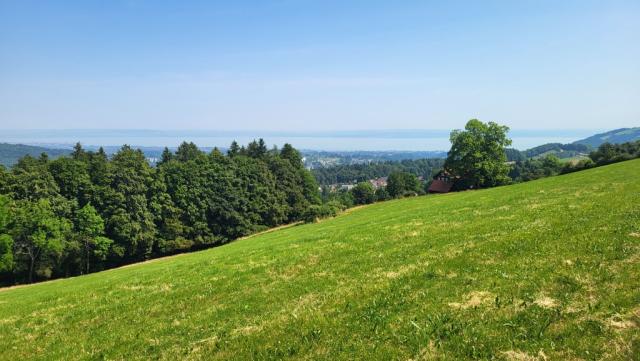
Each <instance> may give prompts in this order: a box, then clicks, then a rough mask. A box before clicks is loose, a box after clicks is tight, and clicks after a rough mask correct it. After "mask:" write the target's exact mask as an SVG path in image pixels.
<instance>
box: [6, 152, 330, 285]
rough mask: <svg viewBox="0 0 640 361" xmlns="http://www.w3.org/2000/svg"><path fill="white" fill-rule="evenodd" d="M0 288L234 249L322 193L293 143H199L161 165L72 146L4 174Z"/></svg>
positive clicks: (301, 211)
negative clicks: (203, 146) (208, 146)
mask: <svg viewBox="0 0 640 361" xmlns="http://www.w3.org/2000/svg"><path fill="white" fill-rule="evenodd" d="M0 194H1V195H0V272H1V273H0V281H1V283H2V284H13V283H25V282H34V281H39V280H45V279H50V278H56V277H68V276H73V275H79V274H86V273H89V272H94V271H98V270H102V269H106V268H111V267H115V266H119V265H123V264H127V263H132V262H137V261H142V260H146V259H150V258H153V257H157V256H162V255H168V254H174V253H177V252H183V251H188V250H195V249H201V248H206V247H211V246H215V245H219V244H223V243H226V242H229V241H230V240H233V239H236V238H238V237H242V236H245V235H248V234H251V233H254V232H257V231H260V230H264V229H267V228H270V227H274V226H277V225H280V224H284V223H290V222H295V221H298V220H301V219H302V218H303V216H305V212H308V211H309V209H315V208H312V207H310V206H311V205H317V204H319V203H320V196H319V192H318V185H317V183H316V181H315V180H314V178H313V176H312V175H311V173H309V172H308V171H307V170H306V169H305V168H304V167H303V165H302V161H301V156H300V153H299V152H298V151H297V150H296V149H294V148H293V147H292V146H291V145H289V144H286V145H284V146H283V147H282V149H276V148H274V149H267V147H266V146H265V144H264V141H263V140H259V141H253V142H251V143H250V144H248V145H247V146H246V147H245V146H242V147H240V146H238V144H237V143H235V142H234V143H233V144H232V145H231V147H230V148H229V150H228V152H227V154H223V153H221V152H220V151H218V150H217V149H214V150H213V151H211V152H210V153H205V152H202V151H201V150H199V149H198V147H197V146H196V145H195V144H193V143H183V144H182V145H181V146H180V147H179V148H178V149H177V151H176V152H175V153H174V152H170V151H169V150H168V149H166V150H165V152H164V153H163V155H162V159H161V161H160V162H159V163H158V165H157V167H155V168H154V167H151V166H150V165H149V164H148V162H147V161H146V159H145V157H144V154H143V153H142V151H140V150H135V149H132V148H131V147H129V146H126V145H125V146H123V147H122V148H121V149H120V150H119V151H118V152H117V153H116V154H114V155H113V156H111V157H108V156H107V155H106V153H105V152H104V151H103V150H102V149H99V150H98V151H96V152H92V151H85V150H84V149H83V148H82V147H81V146H80V144H78V145H76V147H75V149H74V151H73V152H72V153H71V155H70V156H69V157H61V158H58V159H55V160H50V159H49V158H48V156H47V155H46V154H42V155H41V156H40V157H38V158H35V157H32V156H25V157H23V158H21V159H20V160H19V162H18V163H17V164H16V165H15V166H13V167H12V168H11V169H10V170H6V169H4V168H3V167H0Z"/></svg>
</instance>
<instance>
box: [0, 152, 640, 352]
mask: <svg viewBox="0 0 640 361" xmlns="http://www.w3.org/2000/svg"><path fill="white" fill-rule="evenodd" d="M639 176H640V160H636V161H629V162H624V163H618V164H615V165H611V166H607V167H601V168H596V169H592V170H588V171H584V172H579V173H574V174H570V175H565V176H559V177H553V178H547V179H543V180H539V181H535V182H530V183H526V184H519V185H515V186H509V187H501V188H494V189H489V190H483V191H475V192H465V193H459V194H447V195H440V196H428V197H420V198H412V199H404V200H398V201H391V202H385V203H381V204H376V205H372V206H368V207H364V208H361V209H357V210H354V211H353V212H351V213H348V214H345V215H343V216H340V217H337V218H335V219H331V220H326V221H323V222H321V223H318V224H312V225H302V226H295V227H290V228H286V229H282V230H278V231H275V232H271V233H267V234H263V235H259V236H255V237H251V238H249V239H246V240H242V241H238V242H235V243H232V244H229V245H226V246H224V247H220V248H216V249H211V250H207V251H203V252H198V253H194V254H189V255H182V256H178V257H173V258H167V259H162V260H158V261H154V262H149V263H146V264H140V265H134V266H131V267H126V268H121V269H117V270H111V271H107V272H102V273H97V274H92V275H89V276H84V277H79V278H75V279H67V280H60V281H55V282H49V283H44V284H39V285H34V286H29V287H23V288H16V289H11V290H6V291H3V292H0V358H1V359H13V360H18V359H24V358H27V357H28V358H34V359H56V358H58V359H89V358H94V359H99V358H107V359H136V358H145V357H153V358H161V359H176V358H179V359H202V358H205V359H230V358H233V359H247V358H258V359H262V358H289V357H291V358H306V359H331V360H333V359H354V358H358V359H381V360H388V359H409V358H413V359H452V358H491V357H495V358H506V359H509V358H513V359H518V357H524V356H525V354H528V355H530V356H532V357H533V356H537V357H542V356H543V355H545V356H546V357H549V358H550V359H558V358H561V359H594V358H596V359H599V358H605V359H621V360H622V359H631V358H633V357H637V356H634V355H637V354H639V353H640V338H639V329H638V326H639V325H640V258H639V257H640V180H639V179H638V177H639ZM522 359H524V358H522Z"/></svg>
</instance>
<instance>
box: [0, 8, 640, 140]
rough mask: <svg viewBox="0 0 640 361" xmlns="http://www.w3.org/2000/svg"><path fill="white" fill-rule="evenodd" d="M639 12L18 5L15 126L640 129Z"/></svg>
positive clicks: (4, 51) (2, 57)
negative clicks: (473, 122)
mask: <svg viewBox="0 0 640 361" xmlns="http://www.w3.org/2000/svg"><path fill="white" fill-rule="evenodd" d="M639 59H640V2H638V1H628V2H624V1H562V2H559V1H468V2H465V1H451V2H450V1H371V0H369V1H344V0H343V1H310V0H297V1H294V0H280V1H224V2H223V1H219V2H217V1H136V0H130V1H117V0H114V1H30V0H15V1H8V0H0V128H4V129H8V128H18V129H20V128H22V129H28V128H96V129H99V128H114V129H115V128H138V129H139V128H154V129H225V130H293V131H312V130H341V129H451V128H459V127H462V126H464V123H465V122H466V121H467V120H468V119H470V118H479V119H482V120H493V121H497V122H500V123H503V124H507V125H509V126H511V127H512V128H514V129H577V128H580V129H611V128H617V127H625V126H639V125H640V106H639V105H640V60H639Z"/></svg>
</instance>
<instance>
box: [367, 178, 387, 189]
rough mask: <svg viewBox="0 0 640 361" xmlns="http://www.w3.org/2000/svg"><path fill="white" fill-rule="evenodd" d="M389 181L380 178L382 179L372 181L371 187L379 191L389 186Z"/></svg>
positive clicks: (370, 181)
mask: <svg viewBox="0 0 640 361" xmlns="http://www.w3.org/2000/svg"><path fill="white" fill-rule="evenodd" d="M387 179H388V177H380V178H376V179H370V180H369V183H371V185H373V188H375V189H378V188H380V187H386V186H387Z"/></svg>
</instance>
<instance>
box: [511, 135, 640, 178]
mask: <svg viewBox="0 0 640 361" xmlns="http://www.w3.org/2000/svg"><path fill="white" fill-rule="evenodd" d="M634 158H640V141H636V142H627V143H622V144H611V143H603V144H601V145H600V146H599V147H598V148H597V149H596V150H594V151H592V152H590V153H589V156H588V157H587V158H583V159H580V160H577V161H567V162H562V161H561V160H560V159H559V158H558V157H557V156H555V155H553V154H551V155H546V156H543V157H539V158H533V159H526V160H524V161H519V162H516V163H515V164H514V165H513V167H512V168H511V170H510V171H509V176H510V177H511V178H512V180H513V182H526V181H530V180H534V179H539V178H544V177H550V176H554V175H558V174H565V173H571V172H576V171H579V170H583V169H589V168H593V167H597V166H602V165H607V164H611V163H616V162H622V161H625V160H630V159H634Z"/></svg>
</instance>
